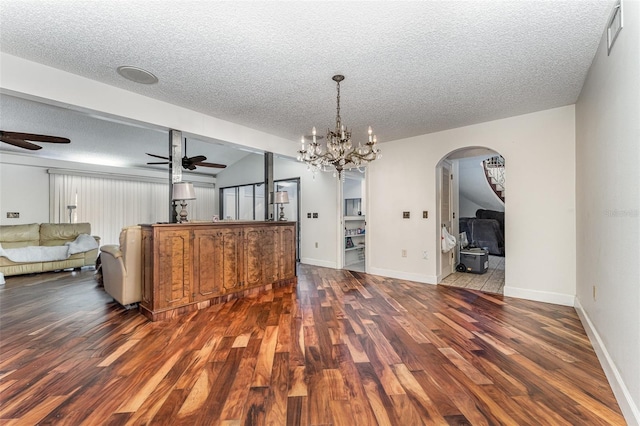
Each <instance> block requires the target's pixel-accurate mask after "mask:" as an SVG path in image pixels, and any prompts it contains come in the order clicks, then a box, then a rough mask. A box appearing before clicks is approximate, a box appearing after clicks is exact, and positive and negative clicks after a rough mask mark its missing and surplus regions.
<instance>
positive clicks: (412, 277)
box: [367, 268, 438, 284]
mask: <svg viewBox="0 0 640 426" xmlns="http://www.w3.org/2000/svg"><path fill="white" fill-rule="evenodd" d="M367 273H369V274H374V275H381V276H383V277H389V278H397V279H399V280H407V281H415V282H419V283H425V284H438V277H436V276H433V275H422V274H412V273H409V272H402V271H394V270H390V269H380V268H370V269H369V270H367Z"/></svg>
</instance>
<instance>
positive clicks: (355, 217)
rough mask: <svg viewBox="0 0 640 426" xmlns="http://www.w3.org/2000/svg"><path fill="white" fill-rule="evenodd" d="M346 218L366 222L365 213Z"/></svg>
mask: <svg viewBox="0 0 640 426" xmlns="http://www.w3.org/2000/svg"><path fill="white" fill-rule="evenodd" d="M344 220H346V221H363V222H364V215H363V216H345V217H344Z"/></svg>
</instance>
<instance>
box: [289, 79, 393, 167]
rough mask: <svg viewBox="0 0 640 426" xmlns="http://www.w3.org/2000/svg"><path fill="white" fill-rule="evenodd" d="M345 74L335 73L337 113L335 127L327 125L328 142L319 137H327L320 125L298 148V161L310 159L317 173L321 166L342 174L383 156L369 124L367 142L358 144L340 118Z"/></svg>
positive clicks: (306, 161)
mask: <svg viewBox="0 0 640 426" xmlns="http://www.w3.org/2000/svg"><path fill="white" fill-rule="evenodd" d="M342 80H344V76H343V75H334V76H333V81H335V82H336V85H337V87H338V96H337V105H338V107H337V113H336V128H335V130H333V131H332V130H331V129H327V143H326V144H325V145H324V146H322V144H320V143H319V142H318V141H319V140H321V139H322V138H323V137H322V136H318V135H316V128H315V127H314V128H313V129H312V130H311V136H310V137H309V136H307V138H310V139H311V142H309V145H308V147H306V148H305V137H304V136H303V137H302V140H301V142H302V147H301V148H300V151H298V161H302V162H304V163H306V164H307V165H308V167H309V169H310V170H311V171H313V172H314V173H315V172H317V171H318V170H321V171H324V172H326V171H330V170H334V176H336V175H337V176H338V177H341V175H342V170H345V169H351V168H354V167H355V168H359V167H360V166H363V165H365V164H367V163H369V162H371V161H373V160H375V159H377V158H380V150H379V149H378V147H377V145H376V142H377V140H376V136H375V135H374V134H373V131H372V130H371V126H369V139H368V141H367V143H366V144H364V145H362V144H360V143H358V146H357V147H354V146H353V144H352V143H351V132H350V131H349V130H348V129H346V128H345V127H344V125H343V124H342V120H341V119H340V82H341V81H342Z"/></svg>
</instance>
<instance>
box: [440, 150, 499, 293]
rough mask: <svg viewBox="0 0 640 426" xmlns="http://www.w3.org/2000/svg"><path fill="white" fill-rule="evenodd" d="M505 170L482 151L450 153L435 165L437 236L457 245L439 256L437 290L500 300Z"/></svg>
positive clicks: (492, 155) (493, 156) (496, 156)
mask: <svg viewBox="0 0 640 426" xmlns="http://www.w3.org/2000/svg"><path fill="white" fill-rule="evenodd" d="M505 165H506V162H505V160H504V157H502V156H501V155H500V153H498V152H496V151H494V150H491V149H489V148H484V147H467V148H462V149H459V150H456V151H453V152H450V153H449V154H447V155H446V156H445V157H444V158H442V159H441V160H440V162H439V163H438V164H437V166H436V184H437V187H438V188H437V192H436V193H437V196H438V200H437V205H438V212H437V213H438V221H439V222H438V224H439V234H440V237H441V238H442V237H443V236H446V233H449V234H451V235H453V236H455V237H456V239H457V242H458V244H456V246H455V247H454V248H453V249H452V250H450V251H448V252H441V254H440V256H439V265H438V283H439V284H445V285H451V286H455V287H464V288H470V289H474V290H480V291H486V292H489V293H500V294H502V292H503V288H504V278H505V255H506V250H505V244H504V223H505V220H504V218H505V211H506V209H505V206H506V204H505V199H506V182H505V180H506V179H505V175H506V173H505V169H506V168H505ZM445 230H446V231H445ZM465 240H466V241H465ZM461 242H462V243H463V244H461ZM485 252H486V254H485ZM485 267H486V270H485ZM456 269H458V270H456ZM462 271H464V272H462Z"/></svg>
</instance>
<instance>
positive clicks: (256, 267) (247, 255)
mask: <svg viewBox="0 0 640 426" xmlns="http://www.w3.org/2000/svg"><path fill="white" fill-rule="evenodd" d="M243 232H244V264H243V266H244V287H254V286H258V285H262V284H263V282H264V274H263V270H262V266H263V265H262V263H263V262H262V247H263V243H264V242H263V239H262V238H263V235H264V230H263V228H258V227H255V228H254V227H249V226H248V227H245V228H244V231H243Z"/></svg>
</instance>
